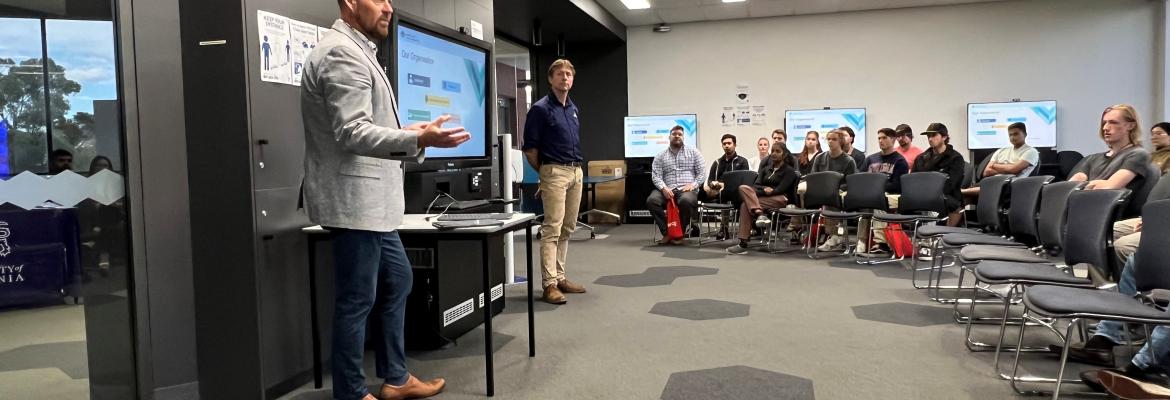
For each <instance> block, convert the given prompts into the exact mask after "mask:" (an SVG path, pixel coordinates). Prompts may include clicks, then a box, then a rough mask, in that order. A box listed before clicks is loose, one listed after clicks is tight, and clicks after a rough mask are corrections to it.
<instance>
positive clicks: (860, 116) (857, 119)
mask: <svg viewBox="0 0 1170 400" xmlns="http://www.w3.org/2000/svg"><path fill="white" fill-rule="evenodd" d="M841 116H842V117H844V118H845V122H848V123H849V125H852V126H853V130H854V131H857V132H865V113H857V114H850V113H842V114H841Z"/></svg>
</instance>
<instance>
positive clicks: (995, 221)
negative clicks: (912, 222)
mask: <svg viewBox="0 0 1170 400" xmlns="http://www.w3.org/2000/svg"><path fill="white" fill-rule="evenodd" d="M1011 180H1012V176H1011V175H995V176H990V177H987V178H985V179H983V180H982V181H980V183H979V201H978V202H976V204H975V211H976V213H977V214H978V218H979V221H980V222H981V223H983V224H984V227H983V229H982V230H979V229H972V228H968V227H963V226H945V225H928V226H923V227H921V228H919V229H918V238H919V239H922V240H921V241H922V242H924V243H926V245H927V246H928V247H929V248H930V249H931V255H932V257H931V265H930V268H929V271H930V274H929V275H928V276H929V278H928V279H927V281H926V286H918V280H917V279H914V287H915V288H917V289H923V288H926V289H931V290H938V289H939V288H938V287H936V286H935V285H934V284H932V281H933V279H934V272H935V271H936V270H937V269H939V268H941V266H942V265H943V263H942V261H943V259H944V257H943V256H945V254H939V247H938V242H939V241H938V239H940V238H941V237H942V236H943V235H947V234H959V233H963V234H982V233H999V232H1001V231H1003V227H1002V224H1001V223H1002V221H1003V219H1002V218H1000V215H1001V212H1002V210H1003V207H1002V204H1003V197H1004V194H1006V193H1008V191H1007V190H1004V189H1005V188H1006V187H1007V186H1008V184H1009V183H1010V182H1011ZM916 254H917V253H916ZM918 259H919V257H914V261H913V262H912V264H911V267H912V268H913V269H915V270H918ZM914 275H915V276H914V277H915V278H917V276H916V274H914ZM940 275H941V274H940ZM947 288H950V289H954V287H946V288H943V289H947Z"/></svg>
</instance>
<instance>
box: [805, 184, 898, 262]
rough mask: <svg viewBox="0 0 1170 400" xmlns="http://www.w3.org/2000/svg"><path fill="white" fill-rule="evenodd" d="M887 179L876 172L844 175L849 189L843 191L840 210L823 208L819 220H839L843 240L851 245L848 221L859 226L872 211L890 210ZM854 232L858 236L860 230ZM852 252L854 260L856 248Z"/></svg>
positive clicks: (813, 252)
mask: <svg viewBox="0 0 1170 400" xmlns="http://www.w3.org/2000/svg"><path fill="white" fill-rule="evenodd" d="M889 179H890V178H889V176H888V175H886V174H883V173H877V172H859V173H855V174H851V175H849V176H846V177H845V185H846V187H848V189H849V190H848V191H846V192H845V197H844V199H843V200H842V204H841V210H842V211H834V210H823V211H821V214H820V218H819V220H820V221H824V220H836V221H840V222H841V226H842V227H844V228H845V229H846V232H845V240H846V241H847V244H848V246H852V245H853V241H850V240H849V232H848V229H849V227H848V225H849V222H853V223H854V225H856V226H858V227H860V226H861V220H862V219H872V217H873V214H874V213H873V211H875V210H880V211H884V212H888V211H889V210H890V201H889V199H888V198H886V182H889ZM871 223H872V221H871ZM855 233H856V234H857V236H860V233H861V232H858V231H856V230H855ZM814 247H815V246H814ZM849 249H850V247H846V254H848V253H849ZM852 252H853V255H854V259H855V260H856V257H857V249H853V251H852ZM816 254H817V250H816V249H815V248H814V249H812V255H813V256H815V255H816Z"/></svg>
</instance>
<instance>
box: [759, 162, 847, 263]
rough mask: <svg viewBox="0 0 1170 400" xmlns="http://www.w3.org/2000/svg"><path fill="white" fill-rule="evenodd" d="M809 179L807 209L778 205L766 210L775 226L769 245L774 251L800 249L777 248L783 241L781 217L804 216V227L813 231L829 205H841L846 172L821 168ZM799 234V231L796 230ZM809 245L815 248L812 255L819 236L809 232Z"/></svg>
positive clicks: (834, 206) (804, 204) (806, 177)
mask: <svg viewBox="0 0 1170 400" xmlns="http://www.w3.org/2000/svg"><path fill="white" fill-rule="evenodd" d="M803 180H804V181H805V182H806V186H805V191H804V200H803V204H801V206H803V208H778V209H774V210H765V212H767V213H769V214H770V215H771V218H772V225H771V226H770V227H769V229H768V233H769V235H770V236H769V241H768V248H769V249H770V250H772V251H773V252H789V251H793V250H797V249H785V250H775V244H776V243H777V242H779V241H780V235H779V234H777V232H778V231H779V229H780V227H781V225H782V221H781V220H780V217H781V216H783V217H786V218H785V219H792V218H800V219H801V221H802V222H804V223H803V230H805V231H807V232H810V233H811V232H812V227H813V223H815V222H816V219H817V217H818V216H820V214H821V211H822V209H824V208H825V207H832V208H837V209H840V208H841V181H842V180H844V175H842V174H841V173H840V172H835V171H821V172H814V173H811V174H808V175H805V176H804V177H803ZM794 234H799V233H794ZM808 236H809V238H808V241H807V243H806V244H805V246H806V247H811V249H809V250H808V251H807V254H808V255H809V257H812V254H813V251H815V249H816V247H817V238H816V237H815V236H813V235H811V234H810V235H808Z"/></svg>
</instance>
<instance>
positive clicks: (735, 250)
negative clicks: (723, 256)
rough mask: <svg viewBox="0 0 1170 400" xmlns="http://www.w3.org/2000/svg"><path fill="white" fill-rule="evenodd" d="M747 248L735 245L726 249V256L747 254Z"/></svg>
mask: <svg viewBox="0 0 1170 400" xmlns="http://www.w3.org/2000/svg"><path fill="white" fill-rule="evenodd" d="M747 251H748V248H747V247H743V246H740V245H738V244H737V245H735V246H731V247H728V248H727V254H744V253H747Z"/></svg>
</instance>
